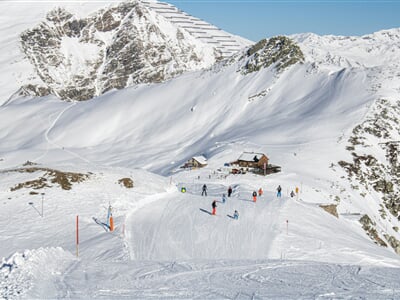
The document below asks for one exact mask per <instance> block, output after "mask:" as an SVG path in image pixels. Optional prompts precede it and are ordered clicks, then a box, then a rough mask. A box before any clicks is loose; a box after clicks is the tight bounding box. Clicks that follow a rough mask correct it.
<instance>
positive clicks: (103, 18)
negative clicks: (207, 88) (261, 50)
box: [20, 1, 248, 100]
mask: <svg viewBox="0 0 400 300" xmlns="http://www.w3.org/2000/svg"><path fill="white" fill-rule="evenodd" d="M178 19H179V20H180V21H179V22H178V21H177V20H178ZM196 28H197V29H196ZM198 28H203V29H204V31H203V33H202V34H203V35H202V36H199V35H198V32H199V30H198ZM196 30H197V31H196ZM217 39H219V40H218V42H215V40H217ZM247 44H248V42H245V41H244V40H243V39H239V38H238V39H236V38H235V37H234V36H232V35H229V34H227V33H225V32H223V31H221V30H219V29H217V28H216V27H214V26H212V25H210V24H207V23H205V22H204V21H201V20H199V19H196V18H194V17H191V16H189V15H187V14H185V13H183V12H181V11H179V10H178V9H177V8H176V7H174V6H172V5H169V4H166V3H161V2H156V1H153V2H144V1H143V2H142V1H128V2H122V3H120V4H117V5H114V6H110V7H107V8H104V9H101V10H99V11H97V12H96V13H94V14H92V15H90V16H88V17H85V18H78V17H76V16H74V15H73V14H72V13H70V12H68V11H67V10H66V9H64V8H62V7H59V8H56V9H53V10H52V11H50V12H48V14H47V15H46V18H45V20H44V21H42V22H41V23H40V24H38V25H37V26H35V27H34V28H32V29H29V30H26V31H25V32H23V33H22V34H21V45H22V49H23V51H24V53H25V54H26V56H27V58H28V59H29V61H30V62H31V64H33V65H34V67H35V70H36V72H37V75H38V77H40V79H41V81H42V85H41V86H38V85H34V84H27V85H25V86H24V87H22V88H21V90H20V93H21V94H32V95H39V96H43V95H46V94H48V93H51V94H55V95H57V96H58V97H60V98H61V99H67V100H87V99H91V98H93V97H95V96H97V95H101V94H103V93H105V92H107V91H109V90H111V89H122V88H125V87H128V86H131V85H135V84H139V83H157V82H162V81H165V80H168V79H170V78H172V77H174V76H177V75H179V74H182V73H184V72H187V71H193V70H199V69H202V68H207V67H209V66H211V65H212V64H213V63H215V62H216V61H217V60H220V59H222V58H223V57H225V56H227V55H228V54H230V53H233V52H235V51H237V50H239V49H240V47H241V46H243V45H247ZM38 91H40V93H39V94H38Z"/></svg>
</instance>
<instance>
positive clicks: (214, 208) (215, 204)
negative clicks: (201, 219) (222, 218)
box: [211, 200, 217, 215]
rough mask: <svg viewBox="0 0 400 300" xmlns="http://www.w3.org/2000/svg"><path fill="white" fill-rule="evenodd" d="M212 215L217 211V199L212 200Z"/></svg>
mask: <svg viewBox="0 0 400 300" xmlns="http://www.w3.org/2000/svg"><path fill="white" fill-rule="evenodd" d="M211 206H212V215H215V213H216V212H217V201H215V200H214V201H213V202H212V204H211Z"/></svg>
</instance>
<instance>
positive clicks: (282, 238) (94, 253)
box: [0, 2, 400, 299]
mask: <svg viewBox="0 0 400 300" xmlns="http://www.w3.org/2000/svg"><path fill="white" fill-rule="evenodd" d="M89 4H93V5H94V6H96V7H97V5H100V3H97V2H96V3H94V2H93V3H91V2H90V3H85V4H84V5H82V10H84V9H83V8H85V9H88V10H89V11H90V9H91V8H92V7H91V6H90V5H89ZM70 5H71V6H73V5H72V4H70ZM13 9H16V8H15V6H12V7H11V8H10V9H9V10H8V11H6V12H7V13H6V14H5V18H6V19H7V20H8V21H9V22H10V24H14V21H12V15H11V13H12V12H13ZM75 9H76V10H77V11H79V9H78V8H77V7H75ZM18 11H20V10H18ZM24 13H26V15H23V16H22V17H21V18H18V20H20V21H18V22H16V23H15V24H16V25H13V26H11V25H10V26H11V28H13V30H14V29H17V30H20V31H22V30H23V29H24V28H26V27H28V26H31V25H32V24H34V23H35V21H37V18H38V16H37V14H38V13H39V11H38V10H36V9H35V10H32V14H31V15H29V14H28V13H29V11H28V10H26V11H24ZM40 13H41V11H40ZM24 17H25V18H24ZM21 20H23V21H21ZM1 32H2V33H3V32H4V34H1V35H0V45H1V46H2V47H4V49H7V51H8V54H10V55H11V54H13V53H14V52H13V51H14V50H15V43H14V42H15V41H14V40H13V39H12V36H13V35H12V34H11V29H10V30H7V29H2V30H1ZM397 32H398V30H392V31H389V33H390V35H388V34H383V33H376V34H374V35H371V36H370V38H369V39H367V38H348V39H344V38H339V37H337V38H335V37H324V38H322V37H321V38H319V37H317V36H314V35H300V36H296V37H294V39H295V40H297V41H298V42H299V45H300V47H301V48H302V49H303V51H304V53H305V55H306V60H305V62H304V63H303V64H297V65H294V66H292V67H290V68H289V69H288V70H285V71H283V72H281V73H277V72H275V71H274V69H273V67H271V68H268V69H262V70H260V71H259V72H255V73H251V74H248V75H243V74H242V73H241V72H240V66H241V64H242V62H240V61H238V57H236V58H232V61H231V62H230V63H227V62H226V61H225V62H221V63H220V64H217V65H215V66H214V67H212V68H211V69H208V70H203V71H197V72H191V73H187V74H185V75H182V76H180V77H178V78H175V79H172V80H170V81H167V82H165V83H162V84H153V85H151V84H150V85H138V86H135V87H131V88H128V89H124V90H120V91H110V92H108V93H106V94H104V95H102V96H99V97H97V98H94V99H92V100H90V101H86V102H64V101H61V100H59V99H57V98H56V97H54V96H48V97H42V98H31V97H25V98H21V97H19V98H13V99H11V100H10V101H7V102H5V103H4V104H3V105H2V106H1V107H0V205H1V216H2V218H0V243H1V246H0V257H2V264H1V266H0V293H1V297H3V298H5V299H15V298H22V299H32V298H34V299H43V298H72V299H88V298H100V299H110V298H114V299H124V298H126V299H132V298H136V299H150V298H169V299H171V298H172V299H188V298H190V299H192V298H194V299H265V298H271V299H338V298H339V299H343V298H362V299H364V298H367V299H397V298H400V284H399V281H398V278H399V276H400V258H399V256H398V255H397V254H396V253H395V251H394V250H393V249H392V248H390V247H386V248H385V247H380V246H378V245H376V244H375V243H374V242H373V241H372V240H371V239H370V237H369V236H368V235H367V234H366V232H365V231H364V230H363V229H362V226H361V224H360V222H359V220H360V218H361V216H363V215H364V214H368V215H369V216H370V217H371V218H372V219H373V220H375V221H376V222H377V223H378V225H379V226H381V228H382V227H385V226H386V227H388V228H387V231H390V230H391V231H392V234H393V235H394V234H396V233H395V230H394V229H392V228H391V227H394V225H396V224H397V225H398V221H397V220H394V219H393V218H392V217H391V216H388V218H387V219H386V220H381V219H379V218H378V215H377V214H378V213H377V212H378V210H379V209H380V206H379V205H380V203H379V202H378V198H377V197H376V194H374V193H373V192H371V193H370V194H368V195H365V196H364V197H361V196H360V193H359V191H357V190H356V189H354V188H352V186H351V183H349V182H348V181H347V180H346V179H345V175H346V174H345V172H344V171H343V170H342V169H341V168H338V167H337V162H338V161H340V160H342V159H349V157H351V154H350V153H349V152H348V151H346V150H345V147H346V145H347V144H346V141H347V139H348V138H349V136H350V135H351V133H352V130H353V128H354V127H355V126H357V125H358V124H359V123H360V122H362V121H363V120H364V118H365V116H366V115H368V114H369V113H370V109H371V107H373V104H374V101H375V100H376V99H377V98H378V97H383V96H384V97H386V98H387V99H389V100H393V99H398V86H399V83H400V80H399V78H398V77H396V76H395V73H393V74H392V75H393V76H392V77H390V78H389V77H387V73H385V72H391V71H393V69H392V68H390V67H388V68H386V67H385V65H384V64H383V63H382V64H383V65H379V64H378V63H377V62H374V61H369V59H368V58H369V56H368V55H367V54H365V53H364V50H360V51H357V50H356V48H358V47H359V46H360V45H368V46H369V47H372V46H373V45H376V44H374V43H372V42H371V39H372V40H373V39H374V38H376V39H378V40H379V41H380V43H383V44H385V45H389V44H390V43H392V42H393V41H392V39H395V38H396V36H397ZM7 39H9V42H7V41H8V40H7ZM351 39H355V40H356V47H355V48H354V49H353V48H351ZM363 40H364V42H363ZM63 42H64V43H65V46H66V48H68V49H72V48H73V46H74V45H75V41H74V40H65V41H63ZM318 43H319V44H320V45H321V46H320V48H319V49H320V52H319V51H313V50H312V46H313V45H317V44H318ZM370 43H372V44H370ZM337 44H338V45H337ZM343 45H345V46H346V47H349V48H351V49H352V51H350V54H349V55H347V54H346V53H347V52H346V53H344V52H343V53H342V52H341V51H340V47H341V46H343ZM382 49H383V50H382V51H384V53H386V54H387V53H391V54H390V55H391V57H392V58H396V57H397V55H398V50H396V49H395V48H391V47H389V46H388V47H383V46H382ZM387 49H390V51H388V52H385V51H386V50H387ZM392 50H393V51H392ZM371 51H377V50H376V49H375V48H373V50H371ZM396 51H397V52H396ZM89 52H90V51H89ZM327 52H329V55H328V54H327ZM367 53H370V52H368V51H367ZM386 54H385V55H386ZM85 55H87V56H85ZM85 55H83V56H82V57H85V58H86V59H90V53H85ZM346 55H347V56H346ZM387 55H389V54H387ZM343 57H345V58H346V59H347V60H344V58H343ZM385 61H386V60H385ZM367 62H369V63H368V64H367ZM0 64H1V65H2V66H6V68H5V69H4V73H7V72H15V74H17V78H20V77H19V75H18V74H24V76H26V74H27V73H26V70H27V69H26V66H25V65H24V63H23V62H22V61H18V60H16V61H15V64H14V66H13V67H10V65H9V62H8V61H7V62H5V61H4V60H2V58H0ZM8 75H9V74H8ZM8 75H7V76H8ZM7 76H5V75H4V76H3V77H0V80H2V82H9V78H10V77H7ZM21 76H22V75H21ZM66 76H67V74H66ZM388 78H389V79H388ZM21 81H23V79H22V77H21ZM378 83H379V84H380V87H381V88H379V89H378V88H377V89H375V90H373V89H371V86H376V85H377V84H378ZM14 87H15V84H14ZM4 90H6V91H4ZM4 90H3V91H2V92H4V93H10V92H11V90H10V87H9V86H8V85H7V84H6V85H5V89H4ZM243 152H255V153H264V154H266V155H267V156H268V158H269V159H270V163H272V164H274V165H279V166H280V167H281V169H282V172H280V173H276V174H270V175H267V176H263V175H255V174H252V173H250V172H247V173H246V174H236V175H234V174H230V173H229V170H230V167H229V166H227V163H230V162H233V161H235V160H237V159H238V158H239V157H240V155H241V154H242V153H243ZM200 155H202V156H204V157H205V158H206V159H207V163H208V165H207V166H206V167H205V168H202V169H193V170H189V169H185V170H184V169H182V168H180V166H182V165H183V164H184V163H185V162H187V161H188V160H189V159H191V158H192V157H196V156H200ZM23 165H25V166H23ZM49 170H50V171H49ZM51 170H59V171H62V172H71V174H72V173H73V174H80V175H81V176H82V178H84V179H82V180H81V181H79V182H72V185H71V188H70V189H63V188H62V187H63V184H64V185H65V183H66V181H67V182H68V180H67V179H65V178H61V180H60V181H58V183H57V181H56V180H55V179H54V178H53V177H52V176H54V175H51V174H52V173H51ZM71 176H72V175H71ZM76 176H77V175H76ZM124 179H132V181H133V187H132V188H129V187H128V186H127V185H125V184H124V182H125V181H124ZM53 180H54V181H53ZM43 182H44V183H45V184H44V185H43V186H41V187H40V188H37V189H36V188H35V186H34V185H35V184H39V183H43ZM22 184H24V187H21V185H22ZM204 184H206V185H207V196H202V195H201V194H202V186H203V185H204ZM278 185H281V186H282V189H283V190H282V197H277V195H276V188H277V186H278ZM229 186H230V187H232V189H233V193H232V196H231V197H227V198H226V201H225V203H223V201H222V195H223V194H226V193H227V189H228V187H229ZM64 187H65V186H64ZM183 187H184V188H185V189H184V191H186V192H184V193H183V192H182V188H183ZM259 188H262V189H263V191H264V193H263V195H262V196H259V197H257V199H256V201H254V200H253V198H252V193H253V191H258V190H259ZM296 188H297V189H298V193H297V194H296V195H294V196H293V197H291V196H290V192H291V191H295V190H296ZM336 196H337V197H338V198H340V201H337V200H335V199H337V198H336ZM214 200H216V201H217V213H216V215H215V216H214V215H211V203H212V202H213V201H214ZM338 202H340V205H339V206H338V207H337V210H338V211H337V212H338V217H335V216H333V215H331V214H329V213H328V212H326V211H325V210H323V209H321V207H320V205H324V204H338ZM110 206H111V207H112V214H113V218H114V224H115V230H114V231H113V232H110V231H108V229H107V224H106V223H107V218H106V217H107V210H108V208H109V207H110ZM235 210H237V211H238V212H239V218H238V220H235V219H233V213H234V211H235ZM396 222H397V223H396ZM77 223H78V227H79V246H77V244H76V225H77Z"/></svg>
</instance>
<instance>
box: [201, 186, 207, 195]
mask: <svg viewBox="0 0 400 300" xmlns="http://www.w3.org/2000/svg"><path fill="white" fill-rule="evenodd" d="M204 194H205V195H206V196H207V186H206V185H205V184H204V185H203V191H202V192H201V195H202V196H204Z"/></svg>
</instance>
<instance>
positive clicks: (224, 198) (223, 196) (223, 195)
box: [222, 194, 226, 203]
mask: <svg viewBox="0 0 400 300" xmlns="http://www.w3.org/2000/svg"><path fill="white" fill-rule="evenodd" d="M225 201H226V196H225V194H222V203H225Z"/></svg>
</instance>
